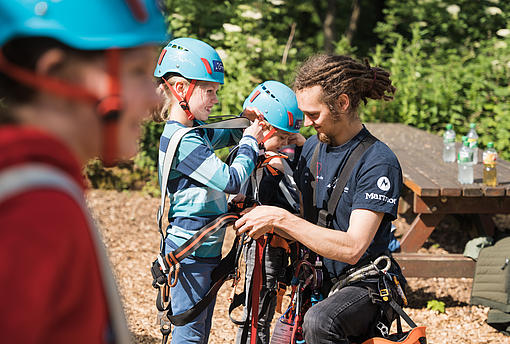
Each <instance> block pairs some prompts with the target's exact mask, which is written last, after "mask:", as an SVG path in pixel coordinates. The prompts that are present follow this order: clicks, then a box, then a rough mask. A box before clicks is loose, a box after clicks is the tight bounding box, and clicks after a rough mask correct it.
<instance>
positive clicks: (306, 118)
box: [303, 116, 313, 127]
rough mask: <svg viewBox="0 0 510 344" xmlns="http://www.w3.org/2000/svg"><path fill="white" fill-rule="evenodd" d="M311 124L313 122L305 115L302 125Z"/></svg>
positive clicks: (307, 125)
mask: <svg viewBox="0 0 510 344" xmlns="http://www.w3.org/2000/svg"><path fill="white" fill-rule="evenodd" d="M312 124H313V121H312V120H311V119H310V117H308V116H305V118H304V121H303V126H304V127H309V126H311V125H312Z"/></svg>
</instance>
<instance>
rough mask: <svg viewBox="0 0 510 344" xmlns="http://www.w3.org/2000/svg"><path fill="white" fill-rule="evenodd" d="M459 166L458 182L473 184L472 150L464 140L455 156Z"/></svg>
mask: <svg viewBox="0 0 510 344" xmlns="http://www.w3.org/2000/svg"><path fill="white" fill-rule="evenodd" d="M457 164H458V167H459V176H458V179H459V183H461V184H473V152H472V151H471V149H470V148H469V141H468V140H464V141H463V142H462V147H461V148H460V150H459V155H458V158H457Z"/></svg>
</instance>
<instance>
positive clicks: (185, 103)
mask: <svg viewBox="0 0 510 344" xmlns="http://www.w3.org/2000/svg"><path fill="white" fill-rule="evenodd" d="M162 79H163V81H164V82H165V85H166V86H167V87H168V89H170V92H172V94H173V95H174V97H175V98H176V99H177V101H178V102H179V105H180V106H181V108H182V109H183V110H184V112H185V113H186V116H187V117H188V119H189V120H190V121H192V120H193V119H194V118H195V116H194V115H193V114H192V113H191V111H190V109H189V103H188V102H189V99H190V98H191V94H192V93H193V89H194V88H195V85H196V84H197V80H191V82H190V84H189V87H188V91H187V92H186V95H185V96H184V99H183V98H182V97H181V96H180V95H179V94H178V93H177V91H176V90H175V88H174V87H173V86H172V85H170V83H169V82H168V81H167V80H166V79H165V78H164V77H162Z"/></svg>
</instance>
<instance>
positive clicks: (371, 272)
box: [328, 255, 391, 296]
mask: <svg viewBox="0 0 510 344" xmlns="http://www.w3.org/2000/svg"><path fill="white" fill-rule="evenodd" d="M381 262H385V263H386V265H385V266H384V267H382V268H379V264H380V263H381ZM390 268H391V259H390V257H388V256H385V255H383V256H379V257H377V258H376V259H375V260H374V261H373V262H372V263H370V264H368V265H366V266H364V267H361V268H359V269H356V270H355V271H354V272H352V273H350V274H348V275H346V276H344V277H342V278H339V280H338V281H337V282H336V283H335V284H334V285H333V287H332V288H331V291H330V292H329V295H328V296H331V295H333V294H335V293H336V292H338V291H339V290H340V289H342V288H343V287H345V286H347V285H349V284H351V283H354V282H358V281H361V280H363V279H366V278H368V277H373V276H378V275H379V274H384V275H385V274H386V273H387V272H388V270H389V269H390Z"/></svg>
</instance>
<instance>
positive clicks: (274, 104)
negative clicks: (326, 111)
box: [236, 81, 305, 344]
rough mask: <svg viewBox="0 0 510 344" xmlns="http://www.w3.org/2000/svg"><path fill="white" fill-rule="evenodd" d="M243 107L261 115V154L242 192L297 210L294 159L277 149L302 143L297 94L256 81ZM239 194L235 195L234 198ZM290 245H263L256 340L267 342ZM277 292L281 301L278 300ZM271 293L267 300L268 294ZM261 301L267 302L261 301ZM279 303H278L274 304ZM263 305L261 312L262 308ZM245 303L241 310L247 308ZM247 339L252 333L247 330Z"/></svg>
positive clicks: (249, 257) (251, 246)
mask: <svg viewBox="0 0 510 344" xmlns="http://www.w3.org/2000/svg"><path fill="white" fill-rule="evenodd" d="M243 107H244V108H256V109H257V110H258V111H259V112H261V113H262V114H263V116H264V121H263V127H264V138H263V142H264V149H265V155H264V156H263V157H262V159H261V161H260V162H259V164H258V168H257V170H256V171H255V172H254V173H253V174H252V176H251V180H250V183H247V185H246V186H245V187H244V188H243V189H244V190H243V191H244V195H246V196H251V197H253V198H254V199H256V200H258V201H259V202H260V203H261V204H265V205H273V206H278V207H281V208H285V209H287V210H288V211H290V212H292V213H298V212H299V196H298V194H297V190H296V189H295V183H294V180H293V178H292V174H293V171H292V170H293V169H292V167H291V165H292V164H289V162H287V159H286V158H285V156H282V155H280V154H279V153H278V151H279V150H280V149H281V148H282V147H283V146H285V145H288V144H291V143H294V144H296V145H298V146H302V145H303V144H304V142H305V138H304V137H303V136H302V135H301V134H299V128H300V126H301V123H302V121H303V113H302V112H301V110H300V109H299V108H298V106H297V100H296V95H295V94H294V92H293V91H292V90H291V89H290V88H289V87H287V86H286V85H284V84H282V83H280V82H277V81H266V82H264V83H262V84H260V85H258V86H257V87H256V88H255V89H254V90H253V91H252V92H251V94H250V95H249V96H248V98H246V100H245V102H244V105H243ZM242 197H243V196H241V197H239V196H236V198H237V200H239V199H240V198H241V199H242ZM255 248H256V245H255V241H253V240H252V241H251V242H250V243H248V246H247V249H246V250H245V260H246V279H245V285H246V286H245V290H246V291H247V293H246V300H245V304H246V305H247V304H248V298H249V297H250V293H248V291H249V290H250V281H251V277H252V273H253V269H254V261H255ZM289 253H290V247H289V245H288V243H287V242H286V240H285V239H283V238H281V237H279V236H277V235H273V236H272V238H271V241H270V242H269V244H267V245H266V247H265V255H264V265H263V266H264V273H263V276H264V277H263V283H262V288H261V291H260V298H259V303H260V304H259V319H258V329H257V337H258V338H257V343H263V344H269V338H270V335H269V333H270V326H271V321H272V319H273V316H274V313H275V309H276V306H277V303H279V302H281V297H282V296H283V293H284V292H285V269H286V267H287V265H288V258H289V256H288V255H289ZM277 295H279V298H280V300H279V301H278V302H277V299H278V297H277ZM268 298H269V299H268ZM263 303H265V305H264V306H263ZM278 306H281V305H278ZM260 310H262V312H261V311H260ZM249 311H250V310H248V309H247V308H246V307H245V310H244V315H245V317H246V315H247V314H248V313H249ZM243 330H244V329H243V326H241V328H240V329H239V331H238V334H237V337H236V342H237V343H242V342H243V340H242V339H243V338H242V337H243V335H242V334H243ZM247 338H250V330H248V334H247Z"/></svg>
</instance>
